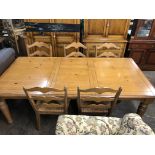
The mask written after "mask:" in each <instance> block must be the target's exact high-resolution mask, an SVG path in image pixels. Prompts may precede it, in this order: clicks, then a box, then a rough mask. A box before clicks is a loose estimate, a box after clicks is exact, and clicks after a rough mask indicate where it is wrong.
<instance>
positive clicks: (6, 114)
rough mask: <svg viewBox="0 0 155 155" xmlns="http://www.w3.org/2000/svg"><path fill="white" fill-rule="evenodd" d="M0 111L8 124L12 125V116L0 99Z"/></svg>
mask: <svg viewBox="0 0 155 155" xmlns="http://www.w3.org/2000/svg"><path fill="white" fill-rule="evenodd" d="M0 111H1V112H2V113H3V115H4V117H5V118H6V120H7V122H8V123H10V124H11V123H13V119H12V116H11V114H10V111H9V108H8V105H7V104H6V102H5V100H4V99H0Z"/></svg>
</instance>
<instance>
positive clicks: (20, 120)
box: [0, 71, 155, 135]
mask: <svg viewBox="0 0 155 155" xmlns="http://www.w3.org/2000/svg"><path fill="white" fill-rule="evenodd" d="M144 74H145V75H146V76H147V77H148V79H149V80H150V81H151V83H152V84H153V85H154V86H155V71H145V72H144ZM7 103H8V105H9V108H10V111H11V113H12V115H13V119H14V123H13V124H11V125H10V124H8V123H7V122H6V121H5V119H4V117H3V115H2V113H1V112H0V134H1V135H53V134H55V126H56V121H57V118H58V116H50V115H46V116H42V117H41V129H40V130H39V131H38V130H36V128H35V115H34V112H33V110H32V108H31V106H30V104H29V102H28V101H27V100H8V101H7ZM71 104H72V105H73V104H74V105H75V104H76V102H75V101H72V103H71ZM138 104H139V102H138V101H123V102H120V103H119V104H118V106H117V107H116V108H115V110H114V111H113V114H112V116H115V117H123V115H124V114H126V113H130V112H136V110H137V107H138ZM70 111H71V112H72V113H75V114H76V113H77V111H76V107H70ZM143 120H144V121H145V122H146V123H147V124H148V125H150V126H151V128H152V129H153V130H154V131H155V101H154V102H153V104H151V105H149V107H148V109H147V111H146V113H145V114H144V116H143Z"/></svg>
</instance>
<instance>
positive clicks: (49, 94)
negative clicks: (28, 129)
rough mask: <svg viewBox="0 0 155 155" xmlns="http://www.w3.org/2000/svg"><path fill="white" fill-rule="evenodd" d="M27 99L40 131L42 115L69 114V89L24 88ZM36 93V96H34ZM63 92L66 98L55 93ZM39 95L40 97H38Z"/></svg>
mask: <svg viewBox="0 0 155 155" xmlns="http://www.w3.org/2000/svg"><path fill="white" fill-rule="evenodd" d="M23 90H24V92H25V94H26V97H27V99H28V100H29V102H30V104H31V106H32V108H33V110H34V112H35V115H36V121H37V129H40V115H41V114H52V115H53V114H54V115H59V114H67V112H68V101H67V89H66V88H64V89H63V90H60V89H54V88H48V87H44V88H41V87H33V88H29V89H26V88H23ZM34 92H35V95H34ZM59 92H63V93H64V96H60V97H59V96H58V95H56V94H55V93H59ZM36 93H38V95H36Z"/></svg>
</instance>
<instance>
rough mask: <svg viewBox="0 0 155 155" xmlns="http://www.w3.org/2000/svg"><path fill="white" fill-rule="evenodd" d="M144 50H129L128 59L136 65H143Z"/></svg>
mask: <svg viewBox="0 0 155 155" xmlns="http://www.w3.org/2000/svg"><path fill="white" fill-rule="evenodd" d="M144 55H145V50H142V49H131V53H130V57H131V58H132V59H133V60H134V61H135V62H136V64H137V65H141V64H143V61H144V60H143V59H144Z"/></svg>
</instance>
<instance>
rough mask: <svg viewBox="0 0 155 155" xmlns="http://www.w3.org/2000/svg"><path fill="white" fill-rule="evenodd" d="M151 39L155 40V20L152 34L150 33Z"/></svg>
mask: <svg viewBox="0 0 155 155" xmlns="http://www.w3.org/2000/svg"><path fill="white" fill-rule="evenodd" d="M150 39H153V40H154V39H155V20H153V24H152V28H151V33H150Z"/></svg>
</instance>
